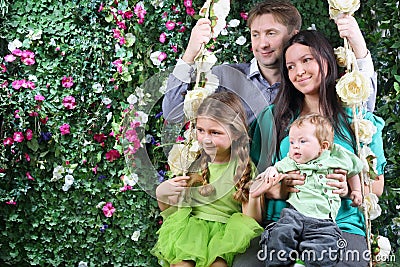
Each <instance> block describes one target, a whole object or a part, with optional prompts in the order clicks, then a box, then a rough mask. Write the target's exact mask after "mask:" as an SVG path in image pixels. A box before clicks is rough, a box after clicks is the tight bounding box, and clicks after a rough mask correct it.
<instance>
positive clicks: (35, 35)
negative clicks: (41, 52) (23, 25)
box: [26, 30, 42, 40]
mask: <svg viewBox="0 0 400 267" xmlns="http://www.w3.org/2000/svg"><path fill="white" fill-rule="evenodd" d="M26 37H27V38H29V39H31V40H39V39H40V38H42V30H35V31H33V30H29V32H28V35H27V36H26Z"/></svg>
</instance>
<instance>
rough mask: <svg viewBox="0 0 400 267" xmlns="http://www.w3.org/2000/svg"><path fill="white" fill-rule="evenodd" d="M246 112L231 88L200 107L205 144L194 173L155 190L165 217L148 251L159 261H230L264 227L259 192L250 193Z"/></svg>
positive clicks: (204, 265)
mask: <svg viewBox="0 0 400 267" xmlns="http://www.w3.org/2000/svg"><path fill="white" fill-rule="evenodd" d="M245 116H246V115H245V112H244V110H243V107H242V103H241V101H240V99H239V98H238V97H237V96H236V95H235V94H234V93H230V92H220V93H215V94H212V95H211V96H209V97H208V98H206V99H205V100H204V101H203V103H202V104H201V106H200V107H199V109H198V113H197V118H196V132H197V140H198V142H199V144H200V145H201V146H202V148H203V149H202V153H201V155H200V157H199V159H198V160H197V161H196V162H197V163H194V164H192V167H191V172H193V173H195V174H197V175H192V176H194V177H197V179H195V181H189V176H179V177H175V178H173V179H170V180H167V181H165V182H163V183H161V184H160V185H159V186H158V187H157V190H156V195H157V200H158V203H159V207H160V209H161V210H162V216H163V218H164V219H165V220H164V222H163V224H162V226H161V228H160V230H159V231H158V234H159V238H158V241H157V243H156V245H155V247H154V248H153V250H152V254H153V255H155V256H156V257H158V258H159V262H160V264H161V265H163V266H196V267H209V266H213V267H217V266H221V267H222V266H231V265H232V262H233V258H234V256H235V255H236V254H237V253H242V252H244V251H245V250H246V248H247V247H248V246H249V243H250V240H251V239H253V238H254V237H256V236H259V235H260V234H261V232H262V231H263V229H262V228H261V227H260V226H259V224H258V222H257V221H261V203H260V198H258V197H257V198H252V197H249V187H250V184H251V180H252V178H253V177H254V171H255V167H254V165H253V164H252V162H251V160H250V157H249V148H248V144H249V137H248V135H247V129H246V120H245ZM191 180H192V179H191ZM182 194H185V197H182ZM178 199H180V200H181V199H185V200H186V199H189V201H188V202H187V203H178ZM174 205H179V206H180V207H179V208H177V207H176V206H174ZM242 211H243V213H242Z"/></svg>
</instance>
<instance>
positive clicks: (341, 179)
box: [326, 169, 349, 197]
mask: <svg viewBox="0 0 400 267" xmlns="http://www.w3.org/2000/svg"><path fill="white" fill-rule="evenodd" d="M346 175H347V171H345V170H342V169H336V170H335V171H334V173H331V174H328V175H327V176H326V178H328V179H334V180H336V181H337V182H327V183H326V184H327V185H329V186H332V187H336V188H337V189H335V190H333V191H332V193H334V194H339V196H340V197H346V196H347V195H348V194H349V187H348V186H347V181H346Z"/></svg>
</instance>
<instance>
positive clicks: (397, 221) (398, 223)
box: [392, 217, 400, 227]
mask: <svg viewBox="0 0 400 267" xmlns="http://www.w3.org/2000/svg"><path fill="white" fill-rule="evenodd" d="M392 223H393V224H394V225H395V226H397V227H400V217H396V218H393V219H392Z"/></svg>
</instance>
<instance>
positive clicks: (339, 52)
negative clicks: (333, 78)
mask: <svg viewBox="0 0 400 267" xmlns="http://www.w3.org/2000/svg"><path fill="white" fill-rule="evenodd" d="M333 51H334V53H335V56H336V62H337V64H338V65H339V67H346V66H347V60H346V50H345V49H344V47H343V46H340V47H338V48H335V49H333Z"/></svg>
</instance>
